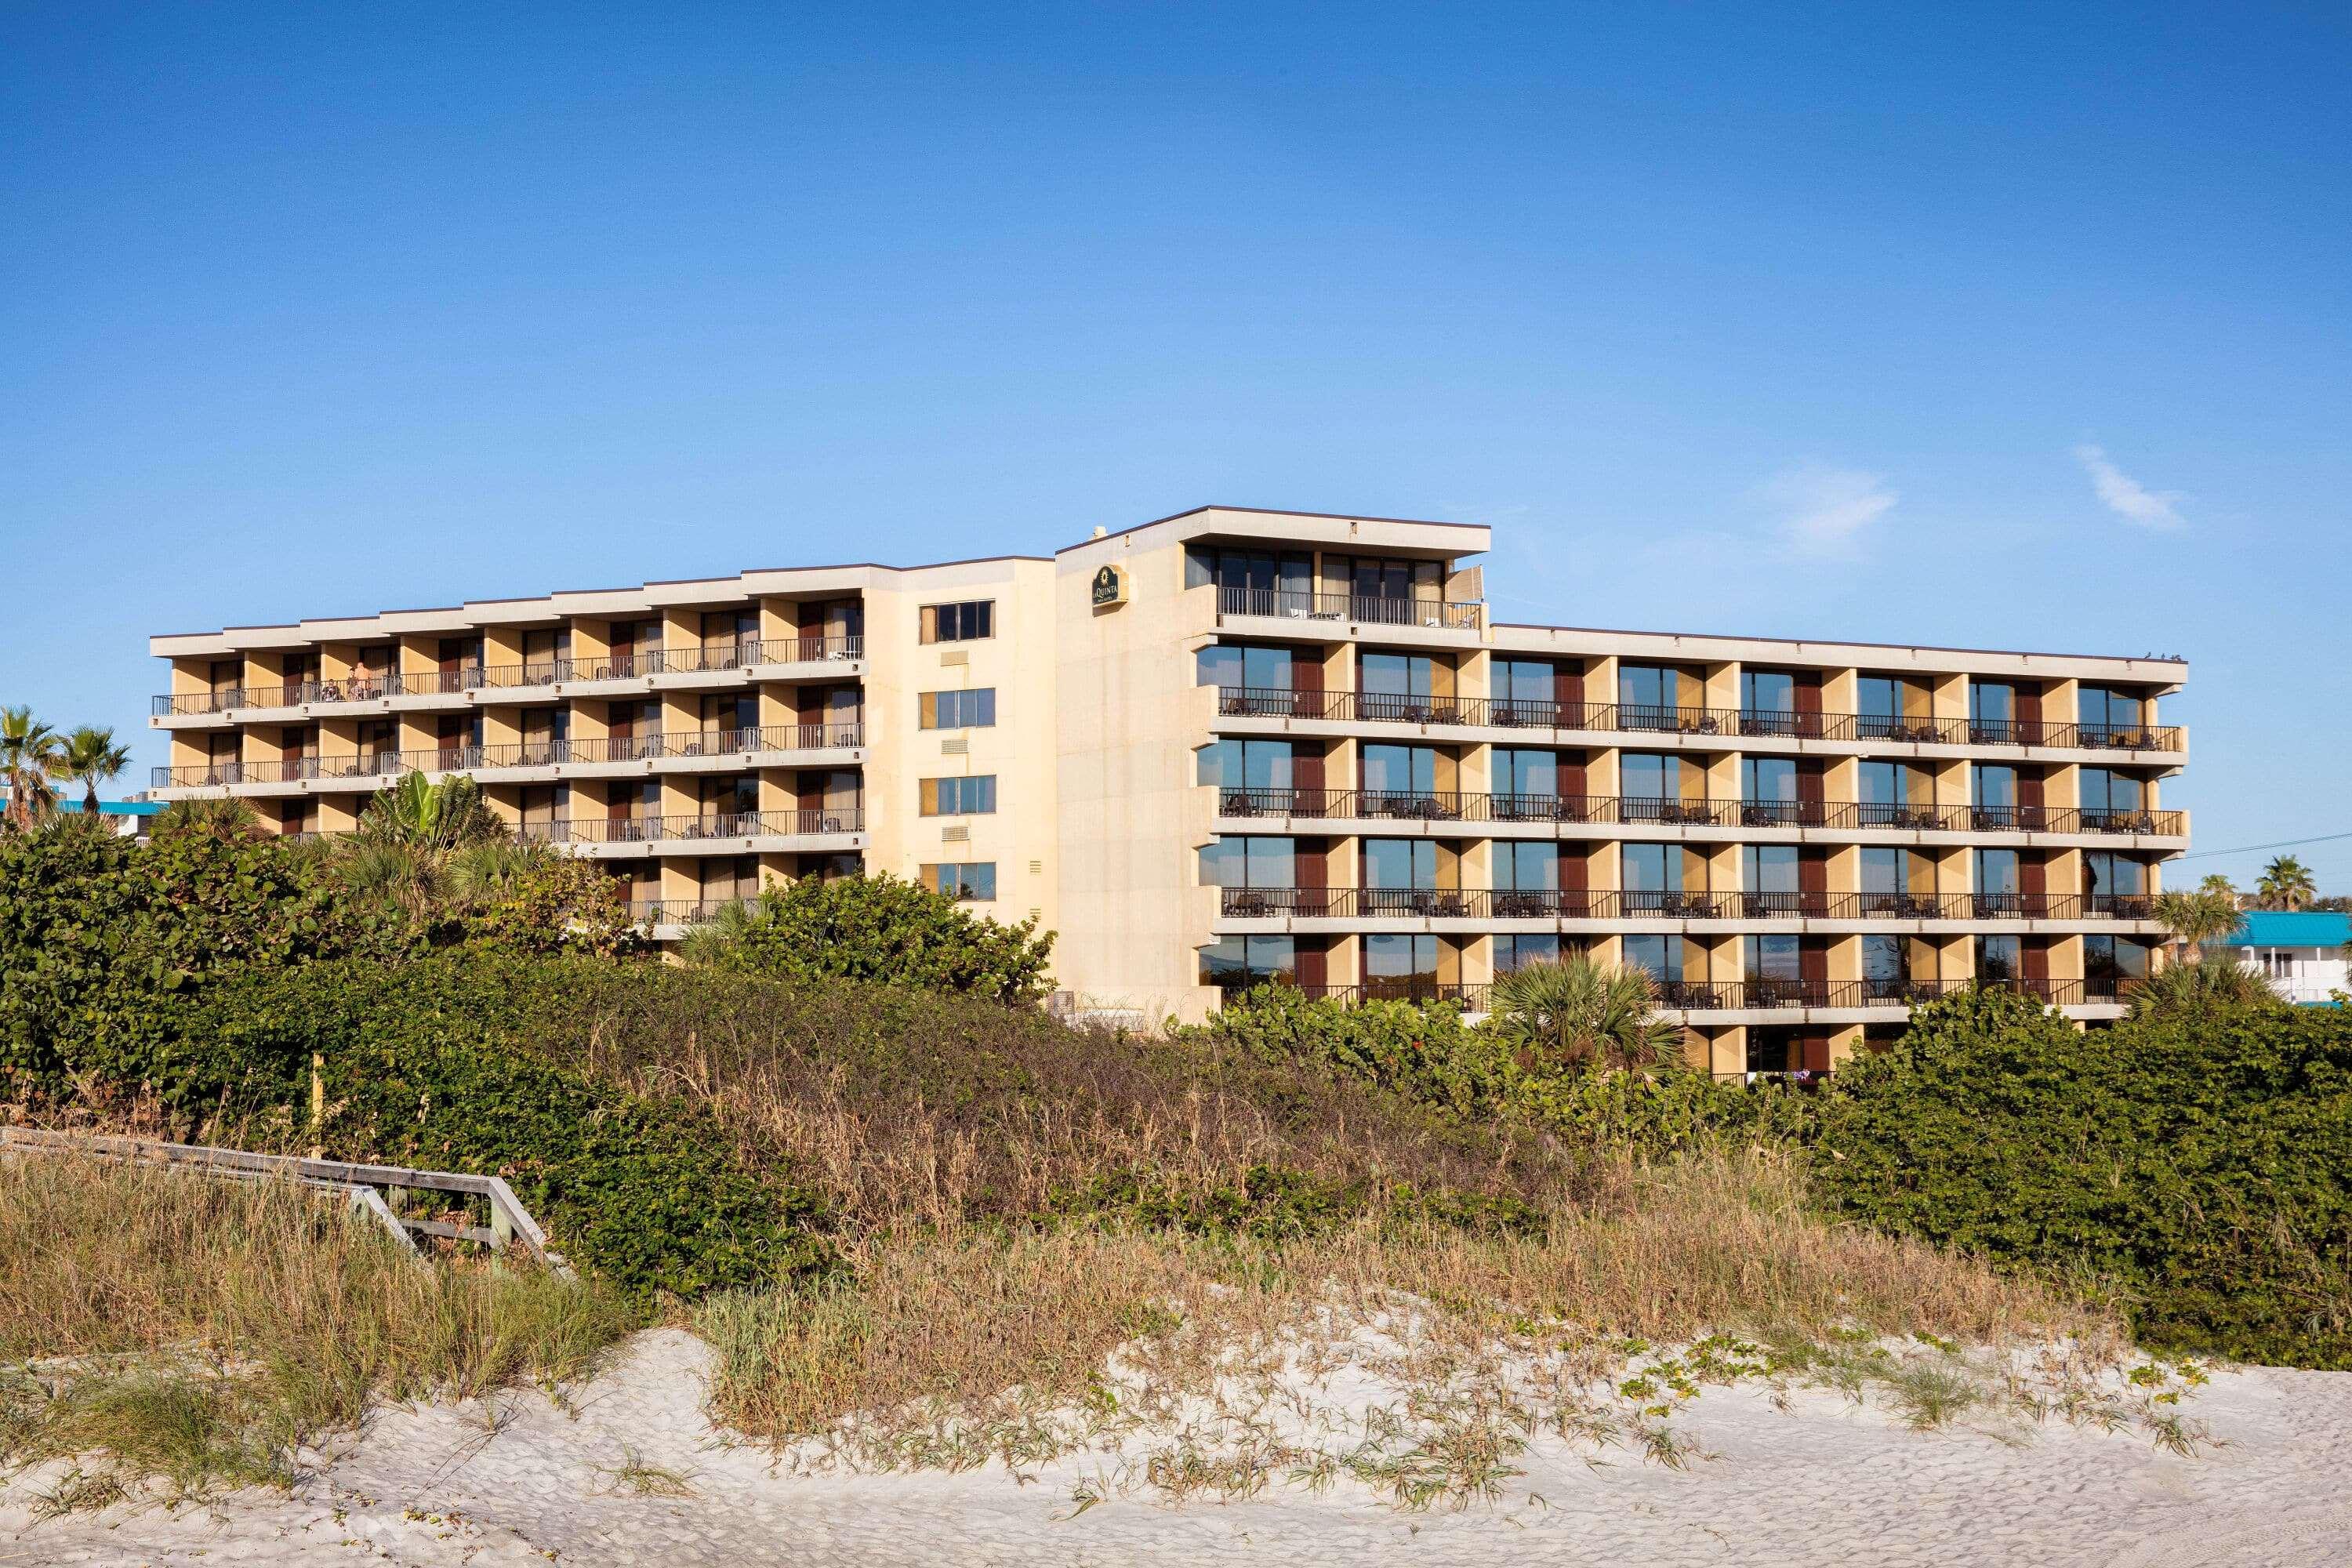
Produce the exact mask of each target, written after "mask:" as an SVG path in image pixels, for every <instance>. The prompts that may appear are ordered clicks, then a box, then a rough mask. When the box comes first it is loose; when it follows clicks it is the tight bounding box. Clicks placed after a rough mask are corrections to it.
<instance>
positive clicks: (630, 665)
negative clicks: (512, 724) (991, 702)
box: [151, 637, 866, 719]
mask: <svg viewBox="0 0 2352 1568" xmlns="http://www.w3.org/2000/svg"><path fill="white" fill-rule="evenodd" d="M865 654H866V639H865V638H864V637H771V638H765V639H761V638H756V637H755V638H747V639H745V640H743V641H740V642H726V643H710V644H706V645H702V646H699V647H686V648H669V649H655V650H652V651H649V652H646V653H635V654H626V653H625V654H614V655H609V656H607V657H605V658H554V659H540V660H536V661H533V662H531V663H527V664H504V665H479V664H468V665H461V666H459V667H458V668H455V669H436V670H421V671H407V672H400V671H383V672H378V673H374V674H368V675H354V676H350V677H346V678H344V679H340V680H299V681H287V682H283V683H280V684H275V685H267V686H238V687H227V688H224V689H221V690H218V691H184V692H165V693H163V695H161V696H158V697H156V698H154V699H153V700H152V705H151V706H152V711H153V712H154V714H155V716H156V717H158V718H182V719H184V718H196V717H202V716H204V715H206V714H212V713H227V712H231V711H233V710H238V709H245V708H303V707H309V706H311V705H314V704H320V703H352V702H380V701H383V700H384V699H385V698H388V697H424V696H435V695H446V694H450V693H455V692H466V691H485V690H505V689H512V688H515V687H530V686H561V685H563V684H565V683H567V682H572V681H583V680H629V679H636V678H638V677H641V676H653V675H701V674H709V673H712V672H719V671H726V670H735V669H751V668H755V667H759V666H762V665H775V664H823V663H837V662H848V661H851V660H855V659H858V658H864V657H865Z"/></svg>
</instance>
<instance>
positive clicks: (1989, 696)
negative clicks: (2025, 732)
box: [1969, 680, 2023, 743]
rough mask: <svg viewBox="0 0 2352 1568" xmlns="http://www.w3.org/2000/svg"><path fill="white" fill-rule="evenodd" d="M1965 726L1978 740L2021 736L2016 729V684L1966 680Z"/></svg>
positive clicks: (1996, 741) (1990, 740) (2003, 739)
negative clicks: (1966, 719) (1966, 707)
mask: <svg viewBox="0 0 2352 1568" xmlns="http://www.w3.org/2000/svg"><path fill="white" fill-rule="evenodd" d="M1969 731H1970V732H1971V734H1972V736H1973V738H1974V739H1976V740H1978V741H1989V742H1995V743H1999V742H2007V741H2013V740H2019V739H2022V738H2023V737H2021V735H2020V734H2019V732H2018V729H2017V688H2015V687H2013V686H2011V685H2010V684H2008V683H2007V682H2006V681H2000V680H1971V681H1969Z"/></svg>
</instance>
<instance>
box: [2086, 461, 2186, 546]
mask: <svg viewBox="0 0 2352 1568" xmlns="http://www.w3.org/2000/svg"><path fill="white" fill-rule="evenodd" d="M2074 460H2075V461H2076V462H2079V463H2081V464H2082V465H2083V471H2084V473H2086V474H2088V475H2090V476H2091V488H2092V489H2095V490H2096V491H2098V492H2099V500H2100V502H2101V504H2102V505H2104V506H2105V508H2106V509H2107V510H2109V511H2111V512H2114V513H2115V514H2116V516H2117V517H2120V518H2122V519H2124V520H2125V521H2129V522H2136V523H2138V524H2139V525H2140V526H2141V527H2142V528H2161V529H2167V530H2178V529H2183V528H2187V527H2188V526H2189V522H2188V520H2187V519H2185V518H2183V517H2182V516H2181V515H2180V510H2179V506H2178V505H2177V504H2176V503H2178V502H2180V501H2184V500H2188V499H2189V498H2188V497H2187V496H2184V495H2182V494H2181V493H2180V492H2179V491H2178V490H2152V489H2148V488H2147V486H2146V485H2143V484H2141V483H2140V482H2139V481H2138V480H2137V479H2133V478H2132V477H2131V476H2130V475H2129V474H2127V473H2125V472H2124V471H2123V470H2122V469H2121V468H2116V465H2115V464H2114V463H2113V462H2112V461H2111V460H2109V458H2108V457H2107V451H2106V448H2105V447H2094V446H2091V445H2089V444H2088V443H2085V444H2084V445H2083V446H2080V447H2075V448H2074Z"/></svg>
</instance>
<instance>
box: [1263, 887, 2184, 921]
mask: <svg viewBox="0 0 2352 1568" xmlns="http://www.w3.org/2000/svg"><path fill="white" fill-rule="evenodd" d="M2147 904H2148V900H2146V899H2141V898H2130V899H2122V900H2118V899H2116V897H2115V896H2114V895H2109V894H2098V895H2093V896H2091V897H2088V898H2086V897H2084V896H2083V895H2081V894H2077V893H2030V894H2015V893H1827V892H1796V893H1784V892H1753V893H1751V892H1742V891H1738V890H1729V891H1723V892H1708V891H1704V890H1701V891H1691V890H1675V891H1662V890H1656V889H1640V888H1633V889H1614V888H1561V889H1553V888H1532V889H1511V888H1491V889H1489V888H1289V887H1280V888H1221V889H1218V912H1219V913H1220V914H1222V915H1223V916H1224V917H1225V918H1227V919H1229V920H1283V919H1290V920H1396V919H1417V920H1469V921H1591V920H1598V921H1621V920H1622V921H1644V920H1649V921H1655V920H1680V921H1785V920H1809V921H2014V920H2064V921H2074V920H2085V919H2089V920H2146V919H2147V918H2149V917H2148V912H2147Z"/></svg>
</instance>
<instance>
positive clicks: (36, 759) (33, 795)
mask: <svg viewBox="0 0 2352 1568" xmlns="http://www.w3.org/2000/svg"><path fill="white" fill-rule="evenodd" d="M63 751H64V747H63V742H60V741H59V740H58V732H57V731H55V730H52V729H50V728H49V727H48V726H47V724H43V723H41V722H39V721H37V720H35V719H34V717H33V710H32V709H30V708H28V707H27V708H0V784H5V785H7V786H8V809H7V812H6V814H5V819H4V820H5V821H6V823H7V824H8V826H12V827H17V828H25V827H30V826H33V824H35V823H36V822H38V821H39V820H40V819H41V818H42V817H44V816H47V815H48V814H49V813H50V812H52V811H54V810H56V809H57V804H58V801H57V796H55V795H51V794H50V793H49V779H50V776H51V775H52V774H54V773H56V772H57V771H58V763H59V760H60V758H61V757H62V755H63Z"/></svg>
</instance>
